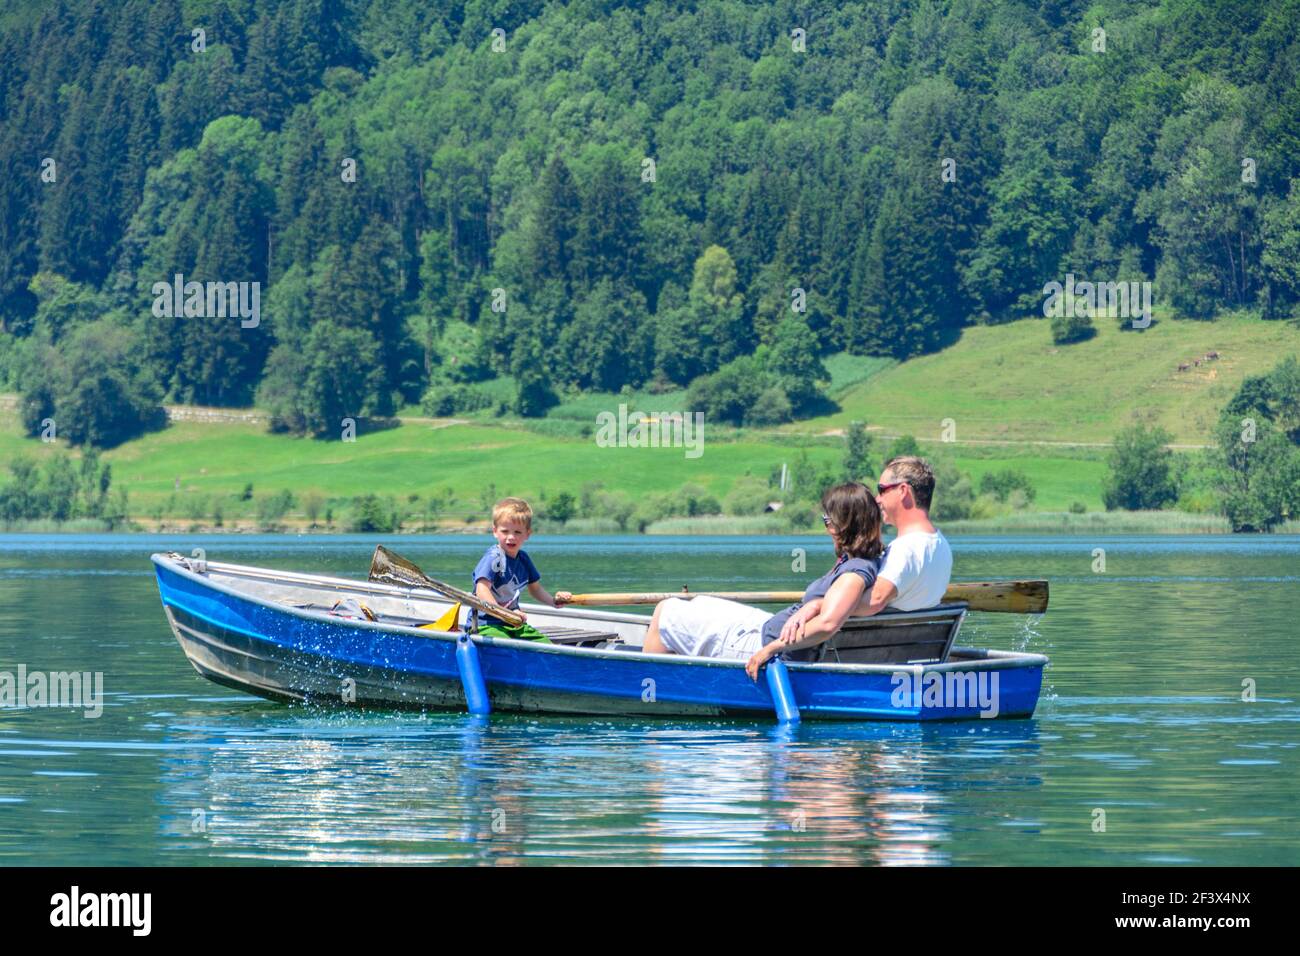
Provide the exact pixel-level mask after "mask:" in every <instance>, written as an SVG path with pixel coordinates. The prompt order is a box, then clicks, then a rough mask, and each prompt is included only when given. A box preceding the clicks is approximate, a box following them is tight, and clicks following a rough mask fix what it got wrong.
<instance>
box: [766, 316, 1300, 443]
mask: <svg viewBox="0 0 1300 956" xmlns="http://www.w3.org/2000/svg"><path fill="white" fill-rule="evenodd" d="M1156 319H1157V320H1156V322H1155V323H1154V324H1153V325H1152V326H1151V327H1150V328H1149V329H1146V330H1145V331H1134V330H1132V329H1128V330H1124V331H1121V330H1120V329H1119V328H1118V322H1117V320H1111V319H1097V320H1094V325H1095V326H1096V328H1097V335H1096V336H1095V337H1094V338H1092V339H1090V340H1089V341H1087V342H1078V343H1075V344H1073V345H1063V346H1058V345H1053V344H1052V339H1051V333H1050V329H1049V326H1048V323H1047V322H1046V321H1045V320H1041V319H1023V320H1021V321H1019V322H1012V323H1009V324H1006V325H997V326H974V327H971V328H968V329H966V330H965V332H964V333H963V334H962V338H961V341H960V342H959V343H957V344H956V345H954V346H952V347H951V348H948V349H945V350H944V351H942V352H939V353H936V354H934V355H926V356H922V357H920V358H915V359H912V360H910V361H907V362H903V363H902V364H898V365H893V366H890V367H885V368H880V369H878V370H877V371H875V373H874V374H872V375H870V376H869V377H867V378H866V379H865V380H864V381H862V382H860V383H858V384H856V385H852V386H850V387H848V388H847V389H845V390H843V391H841V392H839V393H838V394H836V395H835V396H834V397H835V398H836V400H837V401H838V402H839V404H840V406H841V411H839V412H837V413H835V414H833V415H828V416H825V417H823V418H817V419H812V420H809V421H805V422H799V423H796V424H794V425H789V426H786V428H787V429H789V430H796V429H797V430H809V429H811V430H818V429H821V430H825V429H829V428H841V427H843V426H844V425H845V424H846V423H848V422H849V421H853V420H858V421H865V422H867V423H869V425H870V426H871V427H873V428H876V427H878V428H880V429H882V430H884V431H885V432H887V433H890V434H899V433H910V434H913V435H916V436H917V437H918V438H923V437H932V438H938V437H939V436H940V433H941V428H942V425H941V423H942V421H943V420H944V419H945V418H951V419H952V420H953V421H954V423H955V425H956V437H957V439H958V441H968V440H1012V441H1030V442H1109V441H1110V440H1111V438H1112V437H1113V436H1114V435H1115V433H1116V432H1117V431H1119V430H1120V429H1121V428H1123V427H1124V426H1126V425H1128V424H1129V423H1130V422H1131V421H1132V418H1133V415H1134V413H1135V412H1142V413H1143V414H1150V415H1152V416H1153V417H1154V419H1155V421H1156V422H1157V423H1158V424H1160V425H1161V426H1163V427H1164V428H1165V429H1167V430H1168V431H1169V433H1170V434H1172V435H1173V436H1174V440H1175V441H1176V442H1181V443H1187V444H1201V443H1204V442H1207V441H1208V440H1209V437H1208V436H1209V434H1210V432H1211V429H1212V428H1213V425H1214V422H1215V420H1216V419H1217V417H1218V414H1219V409H1220V408H1222V407H1223V405H1224V404H1225V403H1226V402H1227V401H1228V399H1229V398H1231V397H1232V395H1233V394H1234V393H1235V392H1236V390H1237V388H1238V386H1240V385H1241V382H1242V379H1243V378H1245V377H1246V376H1247V375H1253V374H1260V373H1262V372H1266V371H1268V370H1269V369H1271V368H1272V367H1273V366H1274V365H1275V364H1276V363H1277V362H1278V360H1280V359H1281V358H1283V357H1284V356H1286V355H1291V354H1297V353H1300V330H1298V329H1297V328H1296V325H1295V324H1294V323H1287V322H1263V321H1260V320H1259V319H1257V318H1251V317H1248V316H1244V315H1235V316H1225V317H1223V318H1220V319H1218V320H1217V321H1214V322H1191V321H1172V320H1165V321H1160V313H1159V312H1158V311H1157V313H1156ZM1209 351H1217V352H1218V353H1219V354H1220V355H1221V356H1222V358H1221V359H1219V360H1218V361H1216V362H1211V363H1203V364H1202V365H1201V367H1199V368H1197V367H1195V366H1193V367H1192V368H1191V369H1189V370H1188V371H1186V372H1179V371H1178V365H1179V363H1181V362H1189V363H1190V362H1191V361H1192V360H1193V359H1195V358H1199V357H1201V356H1203V355H1205V353H1207V352H1209ZM868 361H875V360H868Z"/></svg>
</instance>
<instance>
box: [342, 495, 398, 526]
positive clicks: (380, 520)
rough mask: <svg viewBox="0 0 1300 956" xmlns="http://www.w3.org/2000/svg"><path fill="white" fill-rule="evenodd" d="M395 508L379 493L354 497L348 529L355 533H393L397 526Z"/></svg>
mask: <svg viewBox="0 0 1300 956" xmlns="http://www.w3.org/2000/svg"><path fill="white" fill-rule="evenodd" d="M396 524H397V522H396V520H395V515H394V514H393V509H392V508H391V507H388V506H386V504H385V502H383V501H381V500H380V499H379V496H378V495H361V496H359V497H356V498H353V499H352V513H351V514H350V515H349V517H348V531H350V532H353V533H354V534H371V533H374V534H391V533H392V532H393V530H394V529H395V528H396Z"/></svg>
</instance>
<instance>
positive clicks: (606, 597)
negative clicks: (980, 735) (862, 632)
mask: <svg viewBox="0 0 1300 956" xmlns="http://www.w3.org/2000/svg"><path fill="white" fill-rule="evenodd" d="M674 597H676V598H692V597H716V598H724V599H725V600H728V601H741V602H744V603H746V604H793V603H794V602H795V601H802V600H803V592H802V591H698V592H697V591H685V590H683V591H676V592H673V591H665V592H659V593H653V592H647V593H641V594H638V593H633V592H611V593H608V594H575V595H574V596H573V600H572V601H570V602H569V603H570V604H582V605H588V606H591V605H596V606H613V605H618V604H658V603H659V602H660V601H663V600H667V599H668V598H674ZM959 601H964V602H966V603H967V604H969V605H970V609H971V610H972V611H1001V612H1004V613H1008V614H1042V613H1044V612H1045V611H1046V610H1047V582H1046V581H972V582H963V583H961V584H952V585H949V587H948V590H947V591H945V592H944V595H943V603H944V604H952V603H956V602H959Z"/></svg>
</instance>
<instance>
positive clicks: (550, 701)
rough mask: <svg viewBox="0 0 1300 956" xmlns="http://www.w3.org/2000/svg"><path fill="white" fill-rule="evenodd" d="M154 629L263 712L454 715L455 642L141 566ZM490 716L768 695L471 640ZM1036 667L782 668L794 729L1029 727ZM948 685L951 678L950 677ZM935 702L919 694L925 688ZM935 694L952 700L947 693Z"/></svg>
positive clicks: (639, 659)
mask: <svg viewBox="0 0 1300 956" xmlns="http://www.w3.org/2000/svg"><path fill="white" fill-rule="evenodd" d="M154 563H155V569H156V573H157V580H158V587H159V591H160V594H161V597H162V603H163V606H164V609H165V612H166V614H167V619H168V622H169V624H170V625H171V627H172V631H173V633H174V634H175V636H176V639H177V640H178V642H179V643H180V645H181V648H182V649H183V650H184V652H185V654H186V656H187V657H188V658H189V660H190V662H191V664H193V666H194V668H195V669H196V670H197V671H198V673H200V674H201V675H203V676H204V677H207V678H208V679H210V680H212V681H215V682H217V683H219V684H223V685H225V686H228V687H233V688H237V689H240V690H243V691H247V692H249V693H253V694H256V695H259V696H262V697H266V698H268V699H272V700H287V701H301V702H311V703H315V704H325V705H333V706H343V707H348V706H352V707H372V708H383V709H415V710H439V709H448V710H462V711H463V710H464V709H465V708H466V698H465V692H464V689H463V687H462V683H461V678H460V671H459V668H458V665H457V659H456V641H457V635H456V634H454V633H448V632H435V631H427V630H415V629H413V628H411V627H400V626H394V625H389V624H379V623H370V622H365V621H354V620H348V619H343V618H338V617H332V616H328V615H325V614H320V613H312V612H308V611H304V610H301V609H298V608H295V607H286V606H284V605H282V604H277V603H276V602H274V601H271V600H267V599H264V598H260V597H257V596H253V595H246V594H241V593H238V592H237V591H236V590H235V589H233V588H231V587H226V586H223V585H221V584H218V583H215V582H213V581H210V580H208V579H207V577H206V576H205V575H204V574H201V573H198V572H196V571H194V570H191V569H190V568H188V567H185V566H183V565H182V564H178V563H176V562H174V561H172V560H170V559H168V558H167V557H166V556H164V555H155V556H154ZM473 641H474V644H475V646H476V649H477V656H478V659H479V663H480V667H481V670H482V675H483V679H484V681H485V683H486V686H487V689H488V694H489V697H490V700H491V706H492V708H493V709H494V710H498V711H517V712H524V713H553V714H586V715H610V716H616V715H622V716H646V717H745V718H755V717H757V718H763V719H771V718H772V716H773V713H774V710H773V701H772V697H771V695H770V693H769V690H768V687H767V683H766V682H765V681H763V680H761V679H760V681H759V682H757V683H756V682H754V681H752V680H750V679H749V677H748V675H746V673H745V671H744V666H743V663H742V662H738V661H723V660H706V659H697V658H683V657H678V656H674V655H664V654H644V653H640V652H628V651H617V650H596V649H591V648H580V647H569V646H562V645H539V644H534V643H530V642H524V641H513V640H504V639H495V638H490V637H481V636H475V637H474V638H473ZM1046 663H1047V659H1046V658H1044V657H1042V656H1041V655H1034V654H1014V653H1010V652H999V651H978V650H974V649H969V648H956V649H954V653H953V655H952V657H951V659H950V660H949V661H948V662H946V663H943V664H925V665H853V664H818V665H805V664H797V663H789V664H787V669H788V672H789V680H790V686H791V688H792V691H793V695H794V699H795V702H796V704H797V705H798V708H799V711H800V714H801V717H802V718H803V719H805V720H808V719H812V720H817V719H837V720H905V721H917V720H954V719H970V718H981V717H983V718H992V717H998V718H1007V717H1029V716H1031V715H1032V714H1033V711H1034V708H1035V706H1036V704H1037V701H1038V695H1039V691H1040V687H1041V683H1042V671H1043V666H1044V665H1045V664H1046ZM950 675H951V676H950ZM936 683H937V685H938V688H939V692H938V693H932V691H934V689H935V685H936ZM945 691H951V692H953V693H951V694H948V693H945Z"/></svg>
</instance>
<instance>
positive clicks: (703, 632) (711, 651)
mask: <svg viewBox="0 0 1300 956" xmlns="http://www.w3.org/2000/svg"><path fill="white" fill-rule="evenodd" d="M771 616H772V615H771V614H769V613H768V612H767V611H760V610H759V609H758V608H755V607H750V606H749V605H747V604H739V603H737V602H736V601H724V600H723V599H722V598H715V597H697V598H691V599H690V600H685V599H683V598H669V599H668V600H667V601H665V602H664V606H663V610H662V611H660V612H659V636H660V638H662V639H663V642H664V646H665V647H667V648H668V649H669V650H670V651H672V652H673V653H674V654H686V655H688V656H690V657H733V658H739V659H741V660H749V658H751V657H753V656H754V654H755V652H757V651H758V649H759V648H761V647H762V646H763V625H764V624H766V623H767V619H768V618H770V617H771Z"/></svg>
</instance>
